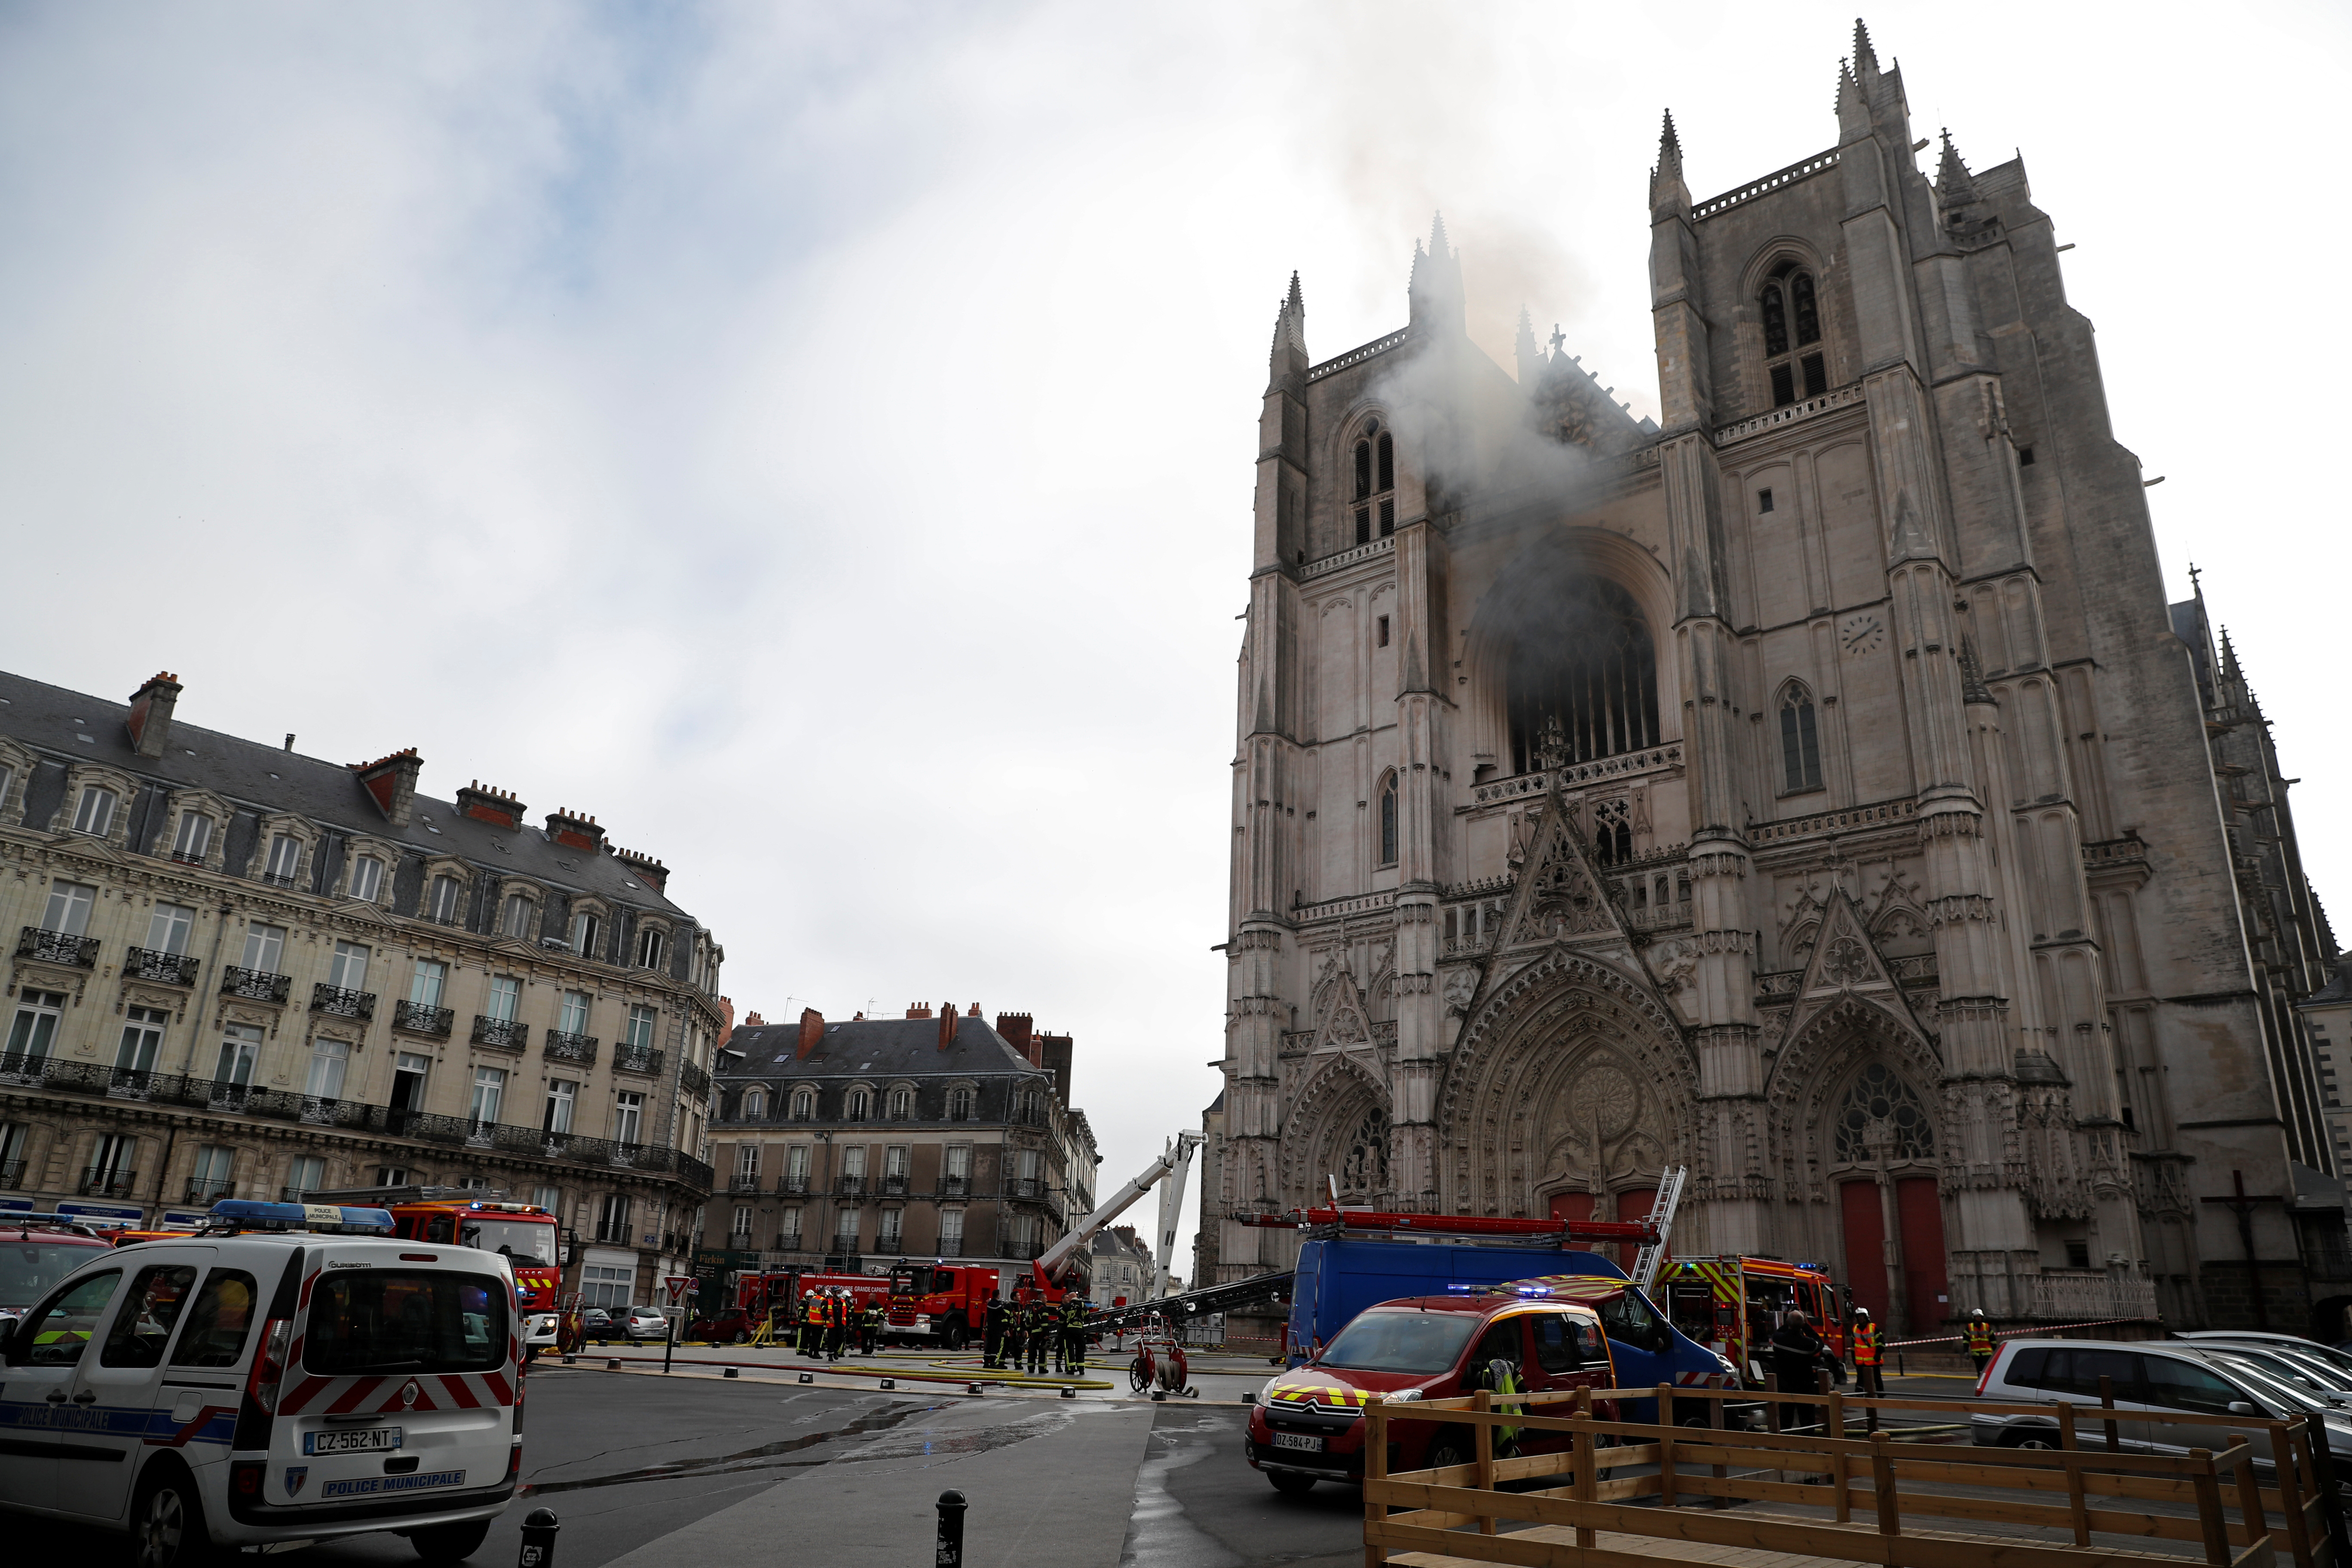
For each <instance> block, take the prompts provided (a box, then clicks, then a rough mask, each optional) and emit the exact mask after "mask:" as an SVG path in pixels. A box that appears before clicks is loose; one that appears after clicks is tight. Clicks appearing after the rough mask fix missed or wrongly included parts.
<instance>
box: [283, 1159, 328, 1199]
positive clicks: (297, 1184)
mask: <svg viewBox="0 0 2352 1568" xmlns="http://www.w3.org/2000/svg"><path fill="white" fill-rule="evenodd" d="M326 1184H327V1162H326V1160H325V1159H324V1158H323V1157H322V1156H320V1155H317V1154H297V1155H295V1156H294V1160H293V1163H291V1164H289V1165H288V1166H287V1167H286V1195H287V1197H288V1198H289V1199H290V1200H291V1201H293V1202H295V1203H299V1202H301V1201H302V1194H304V1193H315V1192H319V1191H320V1190H322V1189H323V1188H324V1187H325V1186H326Z"/></svg>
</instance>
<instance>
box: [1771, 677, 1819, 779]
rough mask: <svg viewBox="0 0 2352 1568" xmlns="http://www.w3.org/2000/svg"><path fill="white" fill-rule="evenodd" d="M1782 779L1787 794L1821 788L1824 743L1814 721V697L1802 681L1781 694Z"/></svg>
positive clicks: (1792, 683) (1795, 682)
mask: <svg viewBox="0 0 2352 1568" xmlns="http://www.w3.org/2000/svg"><path fill="white" fill-rule="evenodd" d="M1780 777H1781V779H1782V781H1783V783H1782V785H1781V787H1782V789H1783V791H1784V792H1785V793H1787V794H1790V795H1795V794H1797V793H1798V792H1800V791H1801V790H1811V789H1819V788H1821V787H1822V742H1821V735H1820V731H1819V730H1818V728H1817V727H1816V725H1815V723H1814V721H1813V694H1812V693H1811V692H1810V691H1808V690H1806V689H1805V687H1804V683H1803V682H1802V681H1797V680H1792V681H1790V682H1789V684H1788V687H1787V689H1785V690H1783V691H1782V692H1781V693H1780Z"/></svg>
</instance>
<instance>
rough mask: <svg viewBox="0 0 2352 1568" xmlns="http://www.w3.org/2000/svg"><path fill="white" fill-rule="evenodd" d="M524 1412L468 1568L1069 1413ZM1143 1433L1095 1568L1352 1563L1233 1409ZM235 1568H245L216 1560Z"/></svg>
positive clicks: (82, 1554) (36, 1526) (741, 1386)
mask: <svg viewBox="0 0 2352 1568" xmlns="http://www.w3.org/2000/svg"><path fill="white" fill-rule="evenodd" d="M971 1405H982V1406H985V1407H986V1408H985V1409H984V1410H978V1411H975V1410H972V1409H971V1408H970V1406H971ZM527 1408H528V1417H527V1419H526V1422H525V1425H524V1429H523V1436H524V1440H523V1454H524V1460H523V1474H524V1477H525V1480H526V1483H527V1485H528V1486H529V1488H530V1491H529V1493H528V1495H526V1496H524V1497H522V1498H520V1499H518V1500H517V1501H516V1502H515V1503H514V1504H513V1505H512V1506H510V1507H509V1509H508V1510H507V1511H506V1513H505V1514H503V1515H502V1516H501V1517H500V1518H499V1521H498V1522H497V1523H496V1524H494V1525H493V1526H492V1527H491V1530H490V1534H489V1539H488V1541H487V1542H485V1543H484V1544H483V1546H482V1548H481V1550H480V1551H479V1552H476V1553H475V1554H474V1556H473V1558H472V1559H471V1561H472V1563H474V1564H476V1565H477V1568H504V1565H505V1564H508V1563H513V1562H515V1560H516V1556H517V1552H518V1549H519V1547H520V1542H521V1535H520V1531H521V1524H522V1520H523V1517H524V1516H525V1515H526V1514H527V1513H529V1512H530V1510H532V1509H534V1508H537V1507H541V1506H545V1507H548V1508H551V1509H553V1510H555V1512H556V1514H557V1517H558V1518H559V1519H560V1520H561V1521H562V1534H561V1536H560V1537H559V1539H558V1542H557V1547H556V1554H555V1556H556V1563H555V1568H602V1565H603V1564H605V1563H611V1562H613V1561H614V1560H615V1559H617V1558H620V1557H622V1556H624V1555H625V1554H627V1553H628V1552H633V1551H635V1550H636V1549H637V1548H639V1547H643V1546H646V1545H647V1544H649V1543H651V1542H657V1541H659V1540H660V1539H661V1538H662V1537H664V1536H666V1535H667V1534H669V1533H670V1532H671V1531H676V1530H678V1529H680V1528H683V1527H685V1526H687V1525H689V1524H693V1523H695V1522H696V1521H700V1520H704V1519H707V1518H709V1516H710V1515H712V1514H715V1513H717V1512H719V1511H720V1510H724V1509H727V1508H730V1507H731V1506H733V1505H735V1504H737V1503H740V1502H742V1501H744V1500H747V1499H751V1498H753V1497H755V1496H758V1495H759V1494H761V1493H762V1492H764V1491H766V1490H767V1489H770V1488H773V1487H777V1486H779V1485H782V1486H788V1487H791V1488H793V1490H794V1492H795V1494H797V1493H798V1492H800V1491H802V1490H803V1489H804V1490H805V1491H806V1493H807V1500H806V1506H807V1507H808V1508H809V1509H811V1510H825V1509H826V1508H827V1505H828V1502H829V1501H830V1500H833V1499H835V1497H837V1496H838V1495H840V1494H841V1493H842V1492H843V1491H845V1489H851V1488H856V1487H860V1486H870V1485H872V1484H874V1483H876V1482H879V1481H881V1480H883V1479H884V1478H883V1475H882V1472H885V1471H888V1470H893V1469H896V1468H907V1467H906V1462H907V1461H908V1459H910V1458H912V1459H913V1460H914V1461H915V1464H914V1465H913V1466H912V1467H911V1468H914V1469H918V1470H919V1469H920V1468H921V1464H922V1457H923V1456H924V1455H926V1454H928V1453H929V1451H930V1449H929V1443H930V1442H931V1439H930V1438H929V1436H927V1432H928V1431H929V1429H931V1428H933V1427H934V1426H937V1425H938V1424H939V1423H940V1422H941V1420H942V1418H943V1417H947V1418H953V1419H956V1420H960V1421H961V1422H963V1423H964V1424H965V1425H963V1426H958V1427H957V1429H956V1430H955V1431H954V1432H953V1433H952V1434H951V1435H950V1436H946V1437H944V1438H943V1439H942V1440H941V1445H940V1446H941V1450H942V1451H941V1452H940V1458H941V1459H943V1460H944V1459H947V1458H950V1452H971V1451H974V1450H975V1449H988V1448H998V1447H1002V1448H1005V1449H1008V1450H1013V1451H1017V1449H1018V1447H1019V1446H1020V1445H1021V1444H1022V1443H1023V1442H1024V1441H1026V1440H1027V1438H1028V1435H1029V1434H1031V1433H1033V1432H1037V1431H1040V1430H1045V1429H1050V1426H1051V1423H1050V1420H1048V1421H1047V1422H1046V1425H1045V1426H1044V1427H1042V1428H1041V1426H1039V1422H1040V1419H1041V1418H1050V1417H1055V1416H1065V1415H1067V1414H1068V1413H1069V1412H1070V1406H1069V1405H1067V1404H1061V1405H1059V1408H1058V1409H1057V1408H1056V1402H1055V1401H1051V1400H1037V1399H1010V1398H996V1399H988V1400H981V1401H964V1400H961V1399H945V1398H942V1397H940V1396H938V1395H925V1394H919V1393H918V1394H912V1395H909V1394H906V1393H903V1392H902V1393H882V1392H876V1391H862V1390H849V1389H826V1388H814V1387H796V1386H793V1385H783V1384H770V1383H767V1382H764V1381H761V1382H753V1381H751V1380H750V1379H744V1380H741V1381H735V1382H721V1381H719V1380H717V1379H714V1378H697V1379H693V1380H686V1379H679V1378H672V1379H664V1378H661V1377H658V1376H647V1375H631V1374H621V1375H613V1374H607V1373H595V1372H566V1371H557V1370H552V1369H542V1370H541V1371H538V1372H535V1373H532V1375H531V1380H530V1404H529V1405H528V1407H527ZM959 1410H961V1415H958V1414H957V1413H958V1411H959ZM1247 1415H1248V1412H1247V1411H1246V1410H1245V1409H1239V1408H1231V1407H1219V1406H1213V1405H1199V1404H1195V1403H1191V1402H1182V1403H1174V1404H1169V1405H1160V1406H1158V1407H1156V1408H1154V1409H1152V1410H1151V1411H1150V1417H1151V1430H1150V1435H1149V1437H1148V1439H1146V1440H1145V1442H1144V1443H1143V1444H1142V1446H1141V1448H1140V1451H1139V1455H1138V1458H1139V1468H1137V1469H1136V1470H1135V1471H1134V1472H1133V1479H1132V1490H1133V1498H1132V1513H1131V1515H1130V1517H1129V1524H1128V1528H1127V1531H1126V1541H1125V1545H1124V1550H1123V1552H1116V1553H1115V1552H1113V1551H1112V1550H1110V1549H1109V1547H1108V1543H1106V1545H1105V1548H1104V1549H1103V1550H1102V1552H1101V1553H1100V1558H1099V1561H1100V1562H1101V1563H1103V1565H1104V1568H1110V1564H1111V1563H1113V1561H1114V1559H1116V1561H1118V1563H1122V1564H1125V1563H1133V1564H1136V1565H1137V1568H1236V1565H1240V1564H1260V1563H1264V1564H1270V1565H1271V1564H1299V1565H1304V1568H1321V1565H1324V1564H1334V1565H1336V1564H1340V1563H1358V1562H1360V1561H1361V1558H1362V1546H1361V1535H1360V1530H1361V1524H1362V1502H1361V1500H1360V1494H1359V1493H1358V1492H1356V1491H1355V1490H1354V1489H1349V1488H1339V1487H1332V1486H1328V1485H1325V1486H1319V1487H1318V1488H1317V1489H1315V1490H1314V1492H1313V1493H1311V1494H1310V1495H1308V1496H1307V1497H1305V1498H1285V1497H1282V1496H1280V1495H1279V1494H1277V1493H1276V1491H1275V1490H1274V1489H1273V1488H1272V1487H1270V1486H1268V1485H1267V1484H1266V1483H1265V1479H1264V1478H1263V1477H1261V1476H1260V1475H1258V1473H1257V1472H1256V1471H1255V1470H1252V1469H1251V1468H1249V1465H1248V1463H1247V1462H1246V1461H1245V1460H1244V1458H1242V1452H1241V1444H1242V1435H1243V1428H1244V1420H1245V1417H1246V1416H1247ZM875 1460H892V1461H898V1464H896V1465H892V1464H879V1463H873V1462H871V1461H875ZM1119 1473H1120V1474H1121V1475H1122V1476H1124V1475H1126V1474H1127V1472H1126V1471H1125V1470H1124V1469H1121V1470H1120V1471H1119ZM869 1478H871V1479H869ZM904 1484H905V1485H906V1486H908V1487H919V1488H921V1489H923V1491H922V1495H923V1498H924V1500H926V1501H928V1499H929V1497H930V1496H932V1495H934V1494H935V1493H936V1491H937V1490H938V1489H940V1487H942V1486H945V1485H950V1484H956V1482H955V1481H954V1480H953V1479H951V1478H950V1477H948V1476H947V1475H945V1474H942V1475H940V1476H937V1477H930V1476H923V1475H917V1474H909V1475H907V1476H906V1477H905V1478H904ZM975 1501H978V1500H975ZM1121 1506H1122V1507H1125V1506H1127V1505H1126V1503H1125V1502H1124V1501H1122V1504H1121ZM975 1517H978V1514H977V1510H976V1511H975ZM5 1529H7V1531H9V1539H10V1542H11V1546H12V1547H13V1548H15V1549H16V1551H12V1552H11V1553H10V1555H11V1556H12V1557H16V1560H17V1561H21V1562H28V1563H113V1562H116V1561H119V1560H121V1555H122V1553H123V1549H124V1544H125V1538H124V1537H121V1536H120V1535H112V1534H108V1533H105V1532H101V1531H93V1530H86V1529H80V1528H76V1527H72V1526H66V1525H58V1524H52V1523H49V1522H47V1521H35V1520H29V1519H26V1518H23V1517H22V1516H17V1517H12V1518H8V1519H7V1520H6V1522H5ZM775 1544H776V1555H777V1560H778V1561H779V1562H785V1561H790V1560H791V1558H792V1557H793V1552H792V1550H791V1543H790V1542H776V1543H775ZM970 1544H971V1548H972V1550H971V1552H970V1553H969V1555H970V1557H971V1560H973V1561H975V1562H977V1561H981V1560H982V1559H984V1558H986V1557H988V1556H989V1555H990V1553H989V1552H987V1551H986V1550H985V1547H986V1543H985V1542H982V1541H981V1540H979V1539H978V1538H975V1539H974V1540H973V1541H972V1542H971V1543H970ZM17 1551H21V1552H23V1555H22V1556H16V1552H17ZM239 1561H242V1562H248V1563H258V1562H259V1561H260V1560H259V1559H255V1558H227V1559H224V1562H239ZM270 1561H271V1562H272V1563H282V1564H284V1565H285V1568H413V1565H415V1563H417V1558H416V1556H415V1553H414V1552H412V1551H411V1549H410V1548H409V1545H408V1543H407V1542H405V1541H404V1540H402V1539H400V1538H398V1537H395V1536H391V1535H362V1536H353V1537H347V1538H344V1539H342V1540H340V1541H334V1542H326V1543H322V1544H320V1545H318V1546H314V1547H310V1548H307V1549H304V1550H302V1551H299V1552H288V1553H283V1554H278V1555H273V1557H272V1558H271V1559H270Z"/></svg>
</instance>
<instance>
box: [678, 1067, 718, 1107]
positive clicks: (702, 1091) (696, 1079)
mask: <svg viewBox="0 0 2352 1568" xmlns="http://www.w3.org/2000/svg"><path fill="white" fill-rule="evenodd" d="M677 1086H678V1087H679V1088H680V1089H684V1090H686V1092H687V1093H688V1094H690V1095H694V1096H696V1097H698V1098H699V1097H700V1096H702V1095H706V1094H708V1093H709V1092H710V1075H709V1073H707V1072H705V1071H703V1070H702V1069H701V1068H698V1067H696V1066H695V1065H694V1064H693V1063H692V1062H684V1063H681V1064H679V1067H678V1069H677Z"/></svg>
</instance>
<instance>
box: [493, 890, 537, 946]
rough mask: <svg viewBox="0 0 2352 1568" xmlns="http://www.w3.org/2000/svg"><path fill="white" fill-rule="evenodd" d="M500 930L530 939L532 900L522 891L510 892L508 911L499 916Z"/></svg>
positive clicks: (510, 934)
mask: <svg viewBox="0 0 2352 1568" xmlns="http://www.w3.org/2000/svg"><path fill="white" fill-rule="evenodd" d="M499 931H502V932H504V933H505V934H506V935H508V936H511V937H517V938H520V939H521V940H523V941H525V942H528V941H530V899H529V898H527V897H526V896H524V895H523V894H521V893H509V894H508V895H507V907H506V913H505V914H503V915H501V916H500V917H499Z"/></svg>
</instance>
